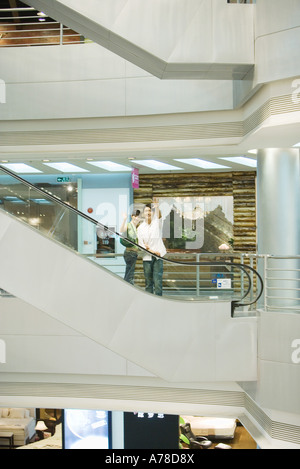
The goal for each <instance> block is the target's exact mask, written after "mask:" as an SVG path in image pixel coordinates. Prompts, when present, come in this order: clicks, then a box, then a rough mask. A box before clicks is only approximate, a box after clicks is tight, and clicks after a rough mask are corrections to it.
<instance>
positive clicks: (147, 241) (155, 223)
mask: <svg viewBox="0 0 300 469" xmlns="http://www.w3.org/2000/svg"><path fill="white" fill-rule="evenodd" d="M137 234H138V242H139V245H140V246H142V247H143V248H146V246H148V248H149V249H150V250H151V251H155V252H159V255H160V257H163V256H164V255H165V254H166V252H167V250H166V247H165V245H164V242H163V240H162V219H161V218H157V217H154V218H153V219H152V221H151V223H150V224H148V223H146V222H145V221H144V222H143V223H142V224H141V225H140V226H139V227H138V229H137ZM151 259H152V256H151V254H145V255H144V257H143V261H151Z"/></svg>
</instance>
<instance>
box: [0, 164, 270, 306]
mask: <svg viewBox="0 0 300 469" xmlns="http://www.w3.org/2000/svg"><path fill="white" fill-rule="evenodd" d="M73 205H74V204H71V203H66V202H64V201H63V200H61V199H60V198H58V197H57V196H55V195H53V193H51V192H49V191H47V190H45V189H41V188H39V187H36V186H34V185H33V184H31V183H29V182H28V181H26V180H24V179H23V178H21V177H19V176H17V175H16V174H14V173H12V172H10V171H9V170H7V169H6V168H3V167H0V209H1V210H3V211H5V212H6V213H7V214H9V215H10V216H13V217H14V218H17V219H18V220H19V221H20V222H22V223H25V224H27V225H29V226H30V227H31V228H32V229H34V230H38V231H39V232H40V234H41V235H42V236H45V237H47V238H49V239H51V240H53V241H55V242H58V243H60V244H62V245H64V246H65V247H66V248H67V249H71V250H73V251H74V252H76V253H77V254H78V255H80V256H82V257H84V258H85V259H86V260H87V261H88V262H94V263H96V264H97V265H98V266H99V268H102V269H106V270H107V271H109V272H110V273H111V274H113V275H115V276H118V277H120V279H122V281H124V277H125V274H126V268H127V274H128V270H130V268H131V270H132V272H131V273H132V275H131V276H129V277H128V276H127V280H129V282H128V284H129V285H130V287H133V288H138V289H142V290H146V291H147V292H149V293H153V294H158V295H162V296H163V297H170V298H173V299H177V300H179V301H207V300H211V301H222V300H226V301H231V302H232V305H233V308H232V310H233V311H234V309H236V308H237V307H243V306H247V307H249V306H251V305H255V304H256V302H257V301H258V299H259V297H260V296H261V294H262V290H263V284H262V279H261V277H260V275H259V274H258V273H257V272H256V271H255V270H254V268H253V267H251V266H249V265H246V264H244V263H241V257H240V255H239V253H228V254H224V253H223V254H222V253H217V254H213V253H200V252H191V251H189V252H185V253H176V252H172V253H168V252H167V253H166V254H165V255H164V256H163V257H162V258H161V257H159V256H158V255H156V254H153V253H149V252H148V251H147V249H146V248H145V247H141V246H140V245H139V244H137V243H135V242H132V241H130V240H129V239H128V238H126V237H124V236H122V234H120V233H118V232H117V231H116V229H115V228H114V227H110V226H105V225H103V224H101V223H99V222H98V221H97V220H95V219H93V218H92V217H91V216H89V215H88V214H85V213H82V212H80V211H79V210H77V208H76V207H75V206H73ZM145 257H147V258H148V259H150V263H151V264H153V266H151V267H150V264H149V261H148V265H147V266H145V265H144V259H145ZM133 264H134V265H133ZM157 266H159V269H158V270H159V272H158V271H157V272H158V273H157V272H156V273H155V274H154V277H155V278H158V276H162V283H161V291H159V288H158V286H157V282H154V285H150V284H149V282H147V284H146V282H145V275H146V277H147V275H148V273H147V270H146V271H145V267H146V268H147V269H149V268H154V269H157ZM0 287H1V285H0Z"/></svg>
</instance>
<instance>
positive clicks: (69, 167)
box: [43, 163, 89, 173]
mask: <svg viewBox="0 0 300 469" xmlns="http://www.w3.org/2000/svg"><path fill="white" fill-rule="evenodd" d="M43 164H45V165H46V166H49V167H50V168H53V169H57V171H61V172H62V173H89V171H88V170H87V169H82V168H79V166H76V165H74V164H71V163H43Z"/></svg>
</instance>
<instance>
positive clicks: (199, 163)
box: [175, 158, 228, 169]
mask: <svg viewBox="0 0 300 469" xmlns="http://www.w3.org/2000/svg"><path fill="white" fill-rule="evenodd" d="M175 161H180V163H185V164H189V165H191V166H196V167H198V168H202V169H221V168H228V166H223V165H221V164H218V163H212V162H211V161H206V160H200V159H199V158H185V159H175Z"/></svg>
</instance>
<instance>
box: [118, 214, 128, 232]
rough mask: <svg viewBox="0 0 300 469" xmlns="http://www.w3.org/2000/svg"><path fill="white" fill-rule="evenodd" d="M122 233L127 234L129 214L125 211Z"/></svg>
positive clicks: (121, 227)
mask: <svg viewBox="0 0 300 469" xmlns="http://www.w3.org/2000/svg"><path fill="white" fill-rule="evenodd" d="M120 233H121V234H124V233H126V236H127V214H126V213H123V222H122V225H121V226H120Z"/></svg>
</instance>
